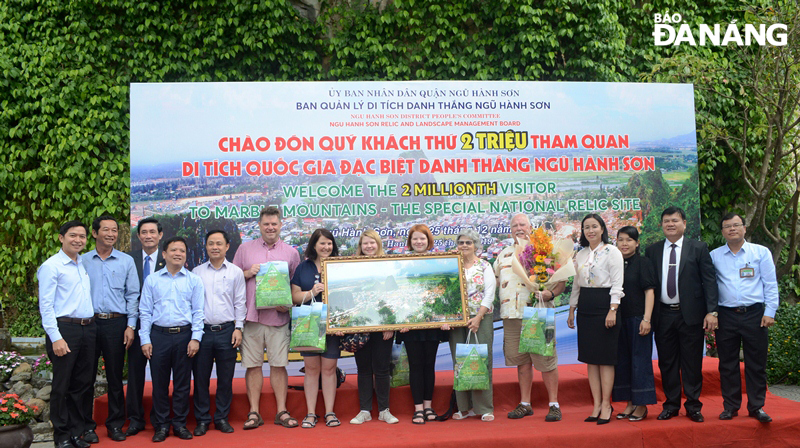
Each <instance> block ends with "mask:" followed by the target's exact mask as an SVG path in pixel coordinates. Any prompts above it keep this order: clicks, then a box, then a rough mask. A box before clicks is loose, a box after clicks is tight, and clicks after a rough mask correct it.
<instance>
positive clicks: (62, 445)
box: [56, 439, 72, 448]
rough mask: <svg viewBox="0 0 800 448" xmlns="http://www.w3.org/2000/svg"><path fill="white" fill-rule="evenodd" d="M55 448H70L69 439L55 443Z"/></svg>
mask: <svg viewBox="0 0 800 448" xmlns="http://www.w3.org/2000/svg"><path fill="white" fill-rule="evenodd" d="M56 448H72V442H71V441H70V440H69V439H67V440H62V441H60V442H58V443H56Z"/></svg>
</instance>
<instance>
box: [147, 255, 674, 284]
mask: <svg viewBox="0 0 800 448" xmlns="http://www.w3.org/2000/svg"><path fill="white" fill-rule="evenodd" d="M672 258H675V257H674V256H673V257H672ZM148 275H150V255H148V256H146V257H144V272H142V283H144V281H145V280H147V276H148Z"/></svg>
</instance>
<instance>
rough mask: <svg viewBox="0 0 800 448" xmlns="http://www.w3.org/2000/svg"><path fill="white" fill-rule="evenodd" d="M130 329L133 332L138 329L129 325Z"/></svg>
mask: <svg viewBox="0 0 800 448" xmlns="http://www.w3.org/2000/svg"><path fill="white" fill-rule="evenodd" d="M128 328H130V329H131V330H133V331H136V327H135V326H133V325H128Z"/></svg>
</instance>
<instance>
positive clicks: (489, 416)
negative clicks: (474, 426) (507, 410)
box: [481, 412, 494, 422]
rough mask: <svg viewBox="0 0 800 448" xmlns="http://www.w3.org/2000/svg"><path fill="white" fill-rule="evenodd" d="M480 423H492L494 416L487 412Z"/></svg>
mask: <svg viewBox="0 0 800 448" xmlns="http://www.w3.org/2000/svg"><path fill="white" fill-rule="evenodd" d="M481 421H484V422H493V421H494V414H492V413H491V412H487V413H485V414H483V415H482V416H481Z"/></svg>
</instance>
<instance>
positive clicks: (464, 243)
mask: <svg viewBox="0 0 800 448" xmlns="http://www.w3.org/2000/svg"><path fill="white" fill-rule="evenodd" d="M456 244H458V245H459V246H461V245H462V244H463V245H465V246H472V245H473V244H474V243H473V242H472V241H471V240H459V241H458V242H457V243H456Z"/></svg>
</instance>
